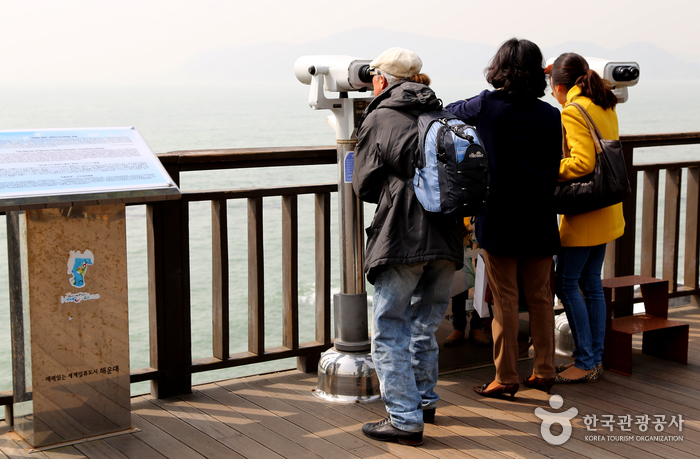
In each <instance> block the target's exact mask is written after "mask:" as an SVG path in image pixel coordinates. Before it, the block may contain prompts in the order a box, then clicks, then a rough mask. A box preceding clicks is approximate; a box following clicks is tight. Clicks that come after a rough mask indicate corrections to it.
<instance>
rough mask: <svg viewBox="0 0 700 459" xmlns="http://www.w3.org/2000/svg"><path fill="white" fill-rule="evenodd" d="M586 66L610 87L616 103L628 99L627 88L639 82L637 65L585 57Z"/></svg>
mask: <svg viewBox="0 0 700 459" xmlns="http://www.w3.org/2000/svg"><path fill="white" fill-rule="evenodd" d="M586 60H587V61H588V66H589V67H590V68H591V69H593V70H594V71H595V72H596V73H597V74H598V75H600V77H601V78H602V79H604V80H606V81H607V82H608V83H610V84H611V85H612V89H613V94H615V95H616V96H617V101H618V102H626V101H627V99H628V97H629V96H628V94H627V88H628V87H630V86H634V85H636V84H637V83H638V82H639V64H637V63H636V62H620V61H609V60H606V59H598V58H596V57H587V58H586Z"/></svg>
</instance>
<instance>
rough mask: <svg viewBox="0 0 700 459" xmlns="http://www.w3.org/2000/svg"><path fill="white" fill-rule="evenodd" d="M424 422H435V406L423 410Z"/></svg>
mask: <svg viewBox="0 0 700 459" xmlns="http://www.w3.org/2000/svg"><path fill="white" fill-rule="evenodd" d="M423 422H425V423H428V424H432V423H433V422H435V408H428V409H427V410H423Z"/></svg>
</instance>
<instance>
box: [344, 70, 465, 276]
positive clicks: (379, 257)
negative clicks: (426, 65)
mask: <svg viewBox="0 0 700 459" xmlns="http://www.w3.org/2000/svg"><path fill="white" fill-rule="evenodd" d="M441 105H442V104H441V102H440V100H439V99H438V98H437V97H436V96H435V93H434V92H433V91H432V89H430V88H429V87H427V86H425V85H422V84H419V83H412V82H407V81H402V82H399V83H397V84H396V85H394V86H391V87H389V88H386V89H385V90H384V91H383V92H382V93H381V94H380V95H379V96H377V97H375V98H374V100H373V101H372V102H371V103H370V104H369V106H368V107H367V110H365V113H364V114H363V116H362V120H361V121H360V126H359V128H358V130H357V148H356V151H355V166H354V172H353V188H354V190H355V193H357V195H358V196H359V197H360V199H362V200H363V201H367V202H372V203H376V204H378V205H377V209H376V211H375V213H374V218H373V219H372V223H371V225H370V227H369V228H367V251H366V254H365V273H367V279H368V280H369V282H370V283H372V284H374V280H375V278H376V273H377V271H376V270H377V268H381V267H382V266H384V265H392V264H413V263H420V262H425V261H430V260H450V261H454V262H455V264H456V267H455V268H456V269H460V268H461V267H462V259H463V254H462V228H463V225H462V222H461V221H456V220H455V219H454V218H451V217H445V216H443V215H442V214H439V213H432V212H427V211H426V210H425V209H423V207H422V206H421V204H420V202H418V199H417V198H416V195H415V193H414V192H413V190H412V189H411V188H410V187H409V186H408V185H407V184H406V182H407V180H408V179H410V178H411V177H413V174H414V170H415V169H414V166H413V163H412V160H413V155H414V153H415V152H416V150H417V148H418V125H417V116H416V114H415V112H424V111H431V110H437V109H439V108H440V107H441Z"/></svg>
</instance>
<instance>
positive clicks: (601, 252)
mask: <svg viewBox="0 0 700 459" xmlns="http://www.w3.org/2000/svg"><path fill="white" fill-rule="evenodd" d="M604 258H605V244H602V245H597V246H594V247H562V248H561V252H560V254H559V257H558V258H557V280H556V292H557V296H558V297H559V299H560V300H561V302H562V303H563V304H564V310H565V311H566V318H567V320H568V321H569V327H570V328H571V334H572V336H573V338H574V344H575V345H576V348H575V349H574V359H575V362H574V366H576V367H577V368H580V369H582V370H591V369H593V368H594V367H595V366H596V365H598V364H600V363H602V362H603V345H604V343H605V315H606V306H605V297H604V295H603V283H602V282H601V271H602V268H603V259H604ZM579 287H580V289H581V291H580V292H579ZM581 294H583V297H582V296H581Z"/></svg>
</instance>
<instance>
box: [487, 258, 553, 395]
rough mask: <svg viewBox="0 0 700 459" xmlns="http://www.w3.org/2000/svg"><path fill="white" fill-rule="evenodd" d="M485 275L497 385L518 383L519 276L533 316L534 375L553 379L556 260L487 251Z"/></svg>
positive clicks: (531, 325) (531, 319)
mask: <svg viewBox="0 0 700 459" xmlns="http://www.w3.org/2000/svg"><path fill="white" fill-rule="evenodd" d="M484 259H485V260H484V261H485V262H486V263H485V268H486V276H487V279H488V283H489V287H490V288H491V292H492V294H493V301H494V305H493V306H494V307H493V315H494V317H493V323H492V331H493V343H494V346H493V360H494V363H495V364H496V382H498V383H500V384H515V383H518V382H520V380H519V378H518V370H517V364H518V327H519V319H518V299H519V292H518V276H520V280H521V284H522V294H523V295H524V296H525V301H526V303H527V307H528V312H529V313H530V334H531V336H532V343H533V346H534V348H535V359H534V369H533V374H534V375H535V376H537V377H538V378H554V377H555V376H556V373H555V371H554V293H553V287H554V286H553V285H552V284H551V278H552V268H553V261H552V257H551V256H547V257H523V258H516V257H501V256H496V255H493V254H491V253H488V252H486V253H485V257H484Z"/></svg>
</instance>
